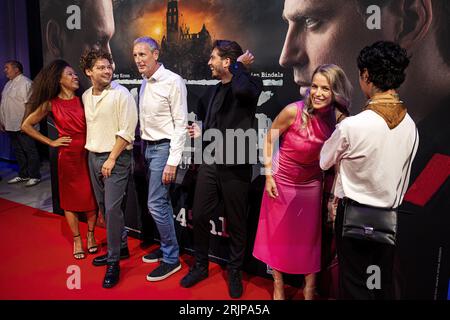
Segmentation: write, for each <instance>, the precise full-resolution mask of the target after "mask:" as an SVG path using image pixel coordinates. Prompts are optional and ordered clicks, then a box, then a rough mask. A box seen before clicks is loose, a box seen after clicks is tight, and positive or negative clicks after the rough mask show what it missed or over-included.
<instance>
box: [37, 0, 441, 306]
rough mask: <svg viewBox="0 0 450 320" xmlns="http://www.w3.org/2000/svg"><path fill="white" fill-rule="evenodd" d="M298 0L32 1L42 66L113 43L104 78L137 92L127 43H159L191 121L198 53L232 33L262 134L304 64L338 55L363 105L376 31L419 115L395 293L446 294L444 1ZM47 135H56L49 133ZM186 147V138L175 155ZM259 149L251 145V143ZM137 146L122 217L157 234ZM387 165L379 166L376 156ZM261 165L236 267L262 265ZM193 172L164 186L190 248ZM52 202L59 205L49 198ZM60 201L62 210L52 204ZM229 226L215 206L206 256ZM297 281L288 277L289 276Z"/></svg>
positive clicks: (219, 247)
mask: <svg viewBox="0 0 450 320" xmlns="http://www.w3.org/2000/svg"><path fill="white" fill-rule="evenodd" d="M412 2H413V1H404V2H402V4H399V3H400V2H396V1H386V0H384V1H382V0H379V1H375V0H374V1H362V0H361V1H357V0H355V1H336V0H334V1H332V0H321V1H302V0H286V1H282V0H277V1H266V0H263V1H261V0H246V1H242V0H223V1H220V0H217V1H211V0H179V1H175V0H169V1H167V0H127V1H125V0H115V1H112V0H101V1H89V0H78V1H75V0H41V1H40V17H41V36H42V48H43V56H44V63H45V64H46V63H48V62H50V61H51V60H53V59H56V58H63V59H66V60H67V61H68V62H69V63H70V64H71V65H72V66H74V67H75V69H76V70H77V71H78V73H79V74H80V78H81V80H82V84H83V86H84V88H87V87H89V82H88V80H87V79H86V77H84V76H83V73H82V72H81V70H79V66H78V62H79V58H80V55H81V54H82V52H83V51H84V50H86V49H89V48H103V49H105V50H109V51H111V53H112V55H113V58H114V62H115V72H114V81H117V82H118V83H121V84H122V85H124V86H126V87H127V88H128V89H129V90H130V91H131V93H132V94H133V95H134V96H135V97H136V99H138V97H137V95H138V88H139V86H140V83H141V82H142V78H141V76H140V75H139V74H138V72H137V69H136V67H135V65H134V62H133V57H132V44H133V40H134V39H135V38H137V37H139V36H144V35H147V36H151V37H153V38H155V39H156V40H158V41H159V42H160V43H161V55H160V61H161V62H162V63H163V64H164V65H165V67H166V68H168V69H170V70H172V71H174V72H176V73H179V74H180V75H181V76H182V77H183V78H184V79H185V81H186V84H187V87H188V108H189V112H190V114H189V117H190V120H192V121H195V120H196V117H195V111H196V105H197V102H198V100H199V99H200V98H201V96H202V95H203V94H204V92H205V90H206V89H207V88H208V86H211V85H214V84H215V83H216V81H214V80H212V79H211V77H210V70H209V68H208V66H207V61H208V59H209V55H210V52H211V47H212V42H213V41H214V40H216V39H231V40H235V41H237V42H238V43H240V44H241V46H242V48H243V49H244V50H246V49H249V50H250V51H252V52H253V53H254V55H255V57H256V60H255V63H254V65H253V66H252V69H251V72H252V73H253V74H255V75H257V76H260V77H261V78H262V79H263V82H264V89H263V93H262V94H261V97H260V99H259V103H258V109H257V120H258V121H257V126H258V127H257V128H255V129H258V130H259V131H258V133H259V142H260V143H261V142H262V138H263V136H264V133H265V131H266V130H267V128H269V127H270V125H271V122H272V120H273V119H274V118H275V117H276V115H277V114H278V113H279V111H280V110H281V109H282V108H283V107H285V106H286V105H287V104H289V103H291V102H293V101H296V100H300V99H301V94H304V92H305V89H306V88H307V87H308V85H309V82H310V76H311V74H312V72H313V71H314V69H315V68H316V67H317V66H318V65H320V64H323V63H335V64H339V65H340V66H342V67H343V69H344V70H345V71H346V73H347V75H348V76H349V78H350V79H351V81H352V84H353V86H354V95H353V101H352V109H351V112H352V113H353V114H355V113H358V112H359V111H361V109H362V107H363V105H364V97H363V96H362V94H361V93H360V90H359V84H358V70H357V68H356V61H355V60H356V57H357V55H358V52H359V50H361V49H362V48H363V47H364V46H365V45H369V44H371V43H373V42H375V41H377V40H392V41H398V42H399V43H400V44H401V45H402V46H404V47H405V48H407V49H408V51H409V53H410V55H411V65H410V67H409V69H408V76H407V80H406V82H405V84H404V85H403V86H402V89H401V91H400V94H401V97H402V99H403V100H404V101H405V103H406V104H407V106H408V110H409V113H410V114H411V115H412V116H413V118H414V120H415V121H416V122H417V123H418V126H419V134H420V145H419V152H418V155H417V159H416V160H415V162H414V165H413V169H412V170H413V171H412V175H411V183H410V188H409V190H408V193H407V196H406V198H405V203H404V205H403V206H402V210H403V211H404V212H405V213H403V214H400V216H399V234H398V236H399V238H398V253H397V259H396V260H397V261H396V266H395V269H396V270H395V274H396V282H397V288H398V296H399V297H400V298H405V299H409V298H413V299H417V298H423V299H445V298H446V297H447V296H448V286H449V279H450V243H449V242H450V241H449V239H450V236H449V235H448V230H450V218H449V216H450V214H449V213H450V205H449V200H448V199H449V198H450V194H449V182H448V174H449V171H450V170H449V169H450V158H449V155H450V150H449V149H450V148H449V141H448V138H449V136H450V135H449V132H448V131H449V129H448V128H449V126H448V119H450V117H449V112H448V110H449V109H450V104H449V102H450V99H449V90H448V89H449V88H450V72H449V68H450V66H449V64H450V53H449V52H450V44H449V43H448V42H446V41H445V39H446V37H447V35H448V31H450V30H449V29H450V28H449V22H448V21H450V19H449V18H450V14H449V13H450V4H449V2H448V1H444V0H434V1H433V0H430V1H422V2H421V5H418V6H412V5H411V3H412ZM52 134H56V133H55V132H53V133H52ZM192 147H193V145H192V141H191V140H190V139H188V141H187V144H186V151H185V157H184V163H183V164H182V165H181V167H183V166H187V165H188V164H189V163H188V162H189V156H190V154H191V151H192V150H193V149H192ZM260 147H261V144H260ZM143 151H144V146H143V145H142V143H141V141H140V137H139V129H137V130H136V142H135V148H134V166H133V171H132V173H131V174H132V176H133V178H134V179H130V185H129V188H128V194H127V203H126V224H127V227H128V228H129V230H130V231H131V232H133V233H134V234H135V235H138V236H140V237H141V238H143V239H153V238H157V237H158V235H157V232H156V230H155V228H154V226H153V222H152V220H151V218H150V215H149V214H148V210H147V206H146V201H147V200H146V198H147V180H146V176H147V175H146V165H145V163H144V159H143ZM55 164H56V160H55V154H53V156H52V167H53V176H52V183H53V190H54V193H53V194H54V195H57V194H58V193H57V190H58V189H57V179H56V176H55V174H56V170H55V169H54V168H55ZM385 165H386V166H388V165H389V164H385ZM259 169H260V165H255V166H254V174H253V182H252V187H251V193H250V205H249V208H248V210H249V223H248V224H249V230H248V249H247V257H246V263H245V269H246V270H247V271H249V272H251V273H256V274H260V275H267V271H268V268H267V267H266V266H265V265H263V264H262V263H260V262H258V261H256V260H255V259H254V258H252V256H251V251H252V247H253V240H254V237H255V232H256V227H257V223H258V216H259V206H260V201H261V196H262V192H263V186H264V177H263V176H261V175H260V170H259ZM194 190H195V174H193V175H192V179H191V180H190V181H189V182H188V183H186V184H184V185H179V184H174V185H173V186H172V191H171V197H172V204H173V207H174V219H175V224H176V228H177V235H178V237H179V240H180V244H181V246H182V247H183V248H185V249H186V250H188V251H192V249H193V248H192V212H191V207H192V198H193V192H194ZM54 207H55V210H56V211H57V210H58V209H59V204H58V199H57V197H56V196H54ZM59 210H60V209H59ZM323 227H324V231H325V232H324V239H325V240H324V241H323V242H324V258H323V266H322V267H323V272H322V273H321V277H322V280H323V281H322V282H323V284H322V290H323V292H324V293H325V294H328V295H329V296H333V295H334V290H335V286H333V281H335V274H336V269H335V261H336V260H335V256H334V252H333V250H332V245H331V240H330V239H331V238H332V229H331V224H329V223H327V219H326V212H325V210H324V219H323ZM227 242H228V234H227V230H226V212H223V208H222V207H219V208H218V210H217V212H216V215H215V216H214V217H213V219H212V220H211V250H210V258H211V259H212V260H215V261H217V262H225V261H226V260H227V257H228V251H227ZM293 281H295V280H293Z"/></svg>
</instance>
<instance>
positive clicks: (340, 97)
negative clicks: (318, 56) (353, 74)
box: [302, 64, 352, 128]
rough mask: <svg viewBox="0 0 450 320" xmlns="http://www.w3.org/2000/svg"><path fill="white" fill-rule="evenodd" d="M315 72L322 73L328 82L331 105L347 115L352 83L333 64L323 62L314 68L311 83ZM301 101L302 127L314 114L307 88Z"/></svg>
mask: <svg viewBox="0 0 450 320" xmlns="http://www.w3.org/2000/svg"><path fill="white" fill-rule="evenodd" d="M317 73H319V74H321V75H323V76H324V77H325V78H326V79H327V80H328V82H329V83H330V86H331V91H332V92H333V101H332V104H333V106H334V107H335V108H336V109H338V110H339V111H340V112H341V113H342V114H344V115H345V116H349V115H350V112H349V108H350V100H351V93H352V85H351V83H350V81H349V80H348V78H347V76H346V75H345V72H344V70H342V69H341V68H340V67H339V66H337V65H335V64H323V65H321V66H319V67H317V69H316V70H314V72H313V74H312V76H311V83H312V79H313V78H314V76H315V75H316V74H317ZM303 101H304V103H305V107H304V108H303V112H302V128H306V127H307V125H308V123H309V120H310V119H311V117H312V116H313V114H314V108H313V106H312V102H311V96H310V90H308V93H307V94H306V96H305V98H304V100H303Z"/></svg>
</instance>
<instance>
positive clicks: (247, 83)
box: [197, 62, 262, 165]
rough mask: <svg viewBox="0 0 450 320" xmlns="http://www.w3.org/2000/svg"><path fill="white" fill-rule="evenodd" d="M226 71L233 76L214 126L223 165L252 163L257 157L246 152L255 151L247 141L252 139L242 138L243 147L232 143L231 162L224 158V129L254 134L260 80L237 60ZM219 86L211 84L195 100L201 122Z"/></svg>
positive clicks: (225, 142) (254, 146)
mask: <svg viewBox="0 0 450 320" xmlns="http://www.w3.org/2000/svg"><path fill="white" fill-rule="evenodd" d="M230 72H231V73H232V74H233V78H232V80H231V93H230V94H228V95H227V96H226V98H225V100H224V103H223V104H222V106H221V107H220V108H219V109H218V110H217V113H216V124H217V125H216V127H215V128H214V129H218V130H219V131H220V132H221V133H222V135H223V138H224V140H223V141H224V145H223V148H222V150H223V163H224V164H226V165H236V164H254V163H256V161H257V159H254V158H253V157H252V158H250V155H254V154H257V145H256V144H254V143H251V142H252V141H250V139H246V142H245V150H242V147H239V145H238V144H237V143H234V158H233V161H231V162H230V161H227V156H226V154H227V153H226V148H225V147H226V145H227V139H226V131H227V129H233V130H238V129H242V130H243V131H244V132H245V131H247V130H248V129H255V132H254V133H255V136H256V137H257V128H256V118H255V113H256V107H257V103H258V99H259V96H260V94H261V91H262V80H261V78H259V77H253V76H251V75H250V73H249V72H248V71H247V70H246V69H245V67H244V65H243V64H242V63H241V62H238V63H235V64H233V65H232V66H231V67H230ZM219 87H220V84H218V85H216V86H214V87H211V88H210V89H209V90H207V92H206V94H205V95H204V96H203V97H202V98H201V99H200V100H199V104H198V107H197V117H198V118H199V119H200V120H202V121H203V122H204V121H205V120H206V118H207V115H208V112H209V111H210V110H211V107H212V102H213V100H214V97H215V95H216V92H217V90H218V89H219ZM203 129H207V128H205V124H204V125H203ZM229 142H231V141H229ZM204 146H205V144H204ZM217 151H219V148H217ZM244 151H245V161H244V162H243V163H242V162H238V161H237V156H238V153H239V154H240V155H241V156H242V152H244ZM216 158H217V153H216Z"/></svg>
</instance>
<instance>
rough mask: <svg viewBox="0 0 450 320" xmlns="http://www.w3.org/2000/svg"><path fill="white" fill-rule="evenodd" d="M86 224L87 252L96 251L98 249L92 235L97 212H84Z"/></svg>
mask: <svg viewBox="0 0 450 320" xmlns="http://www.w3.org/2000/svg"><path fill="white" fill-rule="evenodd" d="M86 217H87V224H88V234H87V247H88V251H89V253H96V252H97V251H98V247H97V242H96V240H95V236H94V230H95V224H96V222H97V212H96V211H89V212H86Z"/></svg>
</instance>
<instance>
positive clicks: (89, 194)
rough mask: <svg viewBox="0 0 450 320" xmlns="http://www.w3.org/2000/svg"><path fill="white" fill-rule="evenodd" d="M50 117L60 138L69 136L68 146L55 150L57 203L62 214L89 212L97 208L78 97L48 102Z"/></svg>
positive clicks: (83, 120)
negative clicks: (56, 154)
mask: <svg viewBox="0 0 450 320" xmlns="http://www.w3.org/2000/svg"><path fill="white" fill-rule="evenodd" d="M51 104H52V116H53V120H54V122H55V126H56V129H57V130H58V134H59V136H60V137H62V136H69V137H71V138H72V142H71V143H70V145H69V146H66V147H59V148H58V184H59V186H58V188H59V201H60V206H61V208H62V209H63V210H67V211H74V212H86V211H92V210H95V209H96V208H97V204H96V201H95V197H94V191H93V189H92V185H91V180H90V177H89V168H88V162H87V155H88V154H87V150H86V149H85V148H84V146H85V145H86V119H85V117H84V109H83V105H82V103H81V100H80V98H79V97H74V98H73V99H70V100H63V99H60V98H58V97H57V98H55V99H53V100H52V101H51Z"/></svg>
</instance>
